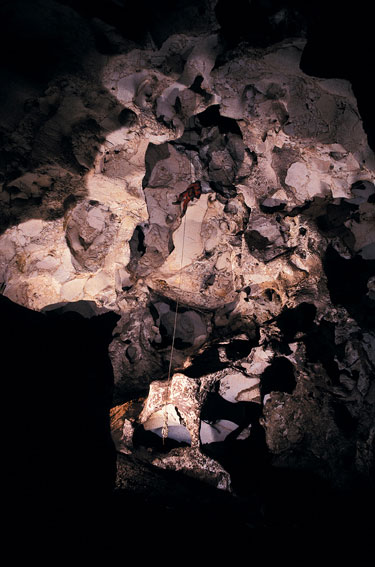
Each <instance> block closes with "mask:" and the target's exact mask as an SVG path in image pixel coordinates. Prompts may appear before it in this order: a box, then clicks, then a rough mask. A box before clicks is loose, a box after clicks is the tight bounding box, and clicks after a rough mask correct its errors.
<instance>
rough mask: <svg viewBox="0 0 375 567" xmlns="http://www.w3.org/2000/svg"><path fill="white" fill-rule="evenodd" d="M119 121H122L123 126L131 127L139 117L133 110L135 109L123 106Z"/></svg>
mask: <svg viewBox="0 0 375 567" xmlns="http://www.w3.org/2000/svg"><path fill="white" fill-rule="evenodd" d="M118 121H119V122H120V124H121V126H126V127H127V128H131V127H132V126H135V124H136V123H137V122H138V117H137V115H136V113H135V112H133V110H130V108H123V109H122V110H121V112H120V114H119V115H118Z"/></svg>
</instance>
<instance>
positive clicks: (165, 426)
mask: <svg viewBox="0 0 375 567" xmlns="http://www.w3.org/2000/svg"><path fill="white" fill-rule="evenodd" d="M194 173H195V169H194V164H193V161H192V157H191V154H190V182H191V183H192V181H193V177H194ZM186 213H187V211H186ZM183 223H184V228H183V233H182V249H181V265H180V279H179V283H178V290H179V292H180V291H181V282H182V268H183V263H184V248H185V231H186V214H185V215H184V220H183ZM179 302H180V301H179V294H177V300H176V311H175V314H174V324H173V336H172V346H171V356H170V359H169V368H168V378H167V387H166V389H165V399H164V420H163V427H162V433H161V436H162V439H163V445H164V442H165V439H166V438H167V437H168V411H167V405H168V401H169V390H170V383H171V373H172V364H173V354H174V343H175V339H176V328H177V315H178V306H179Z"/></svg>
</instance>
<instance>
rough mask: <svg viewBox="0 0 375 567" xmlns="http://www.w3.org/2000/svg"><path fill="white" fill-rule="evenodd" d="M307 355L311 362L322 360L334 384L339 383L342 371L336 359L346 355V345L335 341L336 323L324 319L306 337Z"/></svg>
mask: <svg viewBox="0 0 375 567" xmlns="http://www.w3.org/2000/svg"><path fill="white" fill-rule="evenodd" d="M304 343H305V345H306V356H307V358H308V360H310V361H311V362H321V363H322V365H323V368H324V369H325V371H326V372H327V374H328V376H329V377H330V378H331V380H332V381H333V383H334V384H336V383H338V380H339V376H340V371H339V368H338V365H337V362H336V360H335V357H337V358H338V359H339V360H341V359H342V358H343V355H344V349H345V347H344V345H336V343H335V324H334V323H331V322H330V321H326V320H325V319H322V320H321V321H320V323H319V325H317V326H316V327H315V328H314V329H313V331H312V332H310V333H309V334H308V335H307V336H306V337H305V338H304Z"/></svg>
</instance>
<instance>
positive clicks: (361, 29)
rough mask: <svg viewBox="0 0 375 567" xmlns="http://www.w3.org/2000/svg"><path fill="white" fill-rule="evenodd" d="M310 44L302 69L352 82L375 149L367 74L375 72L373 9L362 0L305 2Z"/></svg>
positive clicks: (374, 119)
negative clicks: (353, 2) (352, 3)
mask: <svg viewBox="0 0 375 567" xmlns="http://www.w3.org/2000/svg"><path fill="white" fill-rule="evenodd" d="M305 9H306V14H307V19H308V31H307V40H308V41H307V44H306V47H305V49H304V51H303V54H302V59H301V69H302V70H303V72H304V73H307V74H308V75H313V76H315V77H326V78H341V79H347V80H349V81H350V82H351V84H352V87H353V92H354V95H355V97H356V98H357V102H358V109H359V112H360V115H361V117H362V120H363V126H364V130H365V132H366V134H367V137H368V142H369V145H370V147H371V148H372V150H375V108H374V104H373V93H372V89H371V88H369V85H368V80H367V77H370V76H372V75H373V74H374V71H375V60H374V57H373V32H372V9H371V7H370V4H369V3H368V2H365V1H364V0H360V1H359V2H357V3H356V4H355V6H354V5H349V4H346V5H344V4H342V2H339V1H338V0H334V1H333V2H323V0H318V1H317V2H314V3H311V4H310V3H307V4H306V7H305Z"/></svg>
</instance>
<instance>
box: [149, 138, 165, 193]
mask: <svg viewBox="0 0 375 567" xmlns="http://www.w3.org/2000/svg"><path fill="white" fill-rule="evenodd" d="M169 156H170V153H169V148H168V143H165V144H160V145H157V144H153V143H152V142H149V144H148V146H147V150H146V154H145V169H146V171H145V175H144V177H143V180H142V187H143V189H144V188H145V187H147V185H148V182H149V180H150V177H151V173H152V170H153V169H154V167H155V165H156V164H157V163H158V161H161V160H164V159H168V158H169Z"/></svg>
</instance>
